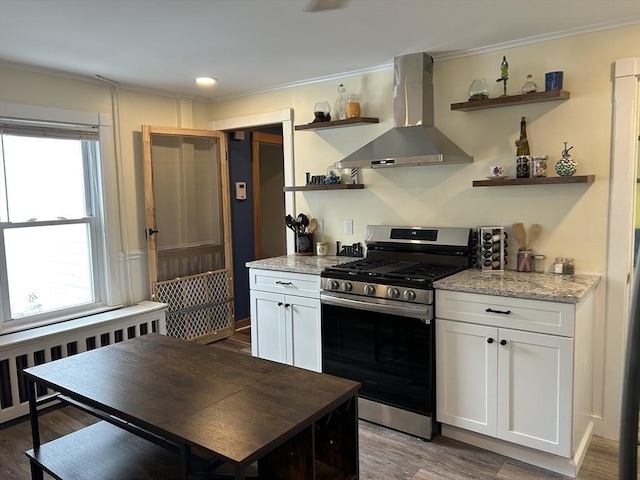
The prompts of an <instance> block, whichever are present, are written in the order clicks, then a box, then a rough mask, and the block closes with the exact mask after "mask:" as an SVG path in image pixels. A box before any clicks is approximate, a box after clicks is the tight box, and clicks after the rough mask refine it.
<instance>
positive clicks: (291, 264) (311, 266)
mask: <svg viewBox="0 0 640 480" xmlns="http://www.w3.org/2000/svg"><path fill="white" fill-rule="evenodd" d="M354 260H358V257H336V256H333V255H327V256H316V255H284V256H282V257H273V258H265V259H263V260H254V261H253V262H247V263H246V264H245V266H247V267H249V268H261V269H263V270H280V271H281V272H293V273H311V274H316V275H320V272H322V270H323V269H324V268H325V267H330V266H332V265H338V264H339V263H347V262H352V261H354Z"/></svg>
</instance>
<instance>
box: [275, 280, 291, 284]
mask: <svg viewBox="0 0 640 480" xmlns="http://www.w3.org/2000/svg"><path fill="white" fill-rule="evenodd" d="M276 283H277V284H278V285H293V283H292V282H282V281H280V280H277V281H276Z"/></svg>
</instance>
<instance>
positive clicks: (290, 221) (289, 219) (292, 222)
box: [284, 215, 298, 233]
mask: <svg viewBox="0 0 640 480" xmlns="http://www.w3.org/2000/svg"><path fill="white" fill-rule="evenodd" d="M284 223H285V225H286V226H287V227H289V228H290V229H291V230H293V232H294V233H298V226H297V223H296V221H295V220H294V219H293V217H292V216H291V215H287V216H286V217H284Z"/></svg>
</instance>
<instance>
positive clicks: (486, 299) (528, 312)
mask: <svg viewBox="0 0 640 480" xmlns="http://www.w3.org/2000/svg"><path fill="white" fill-rule="evenodd" d="M574 314H575V305H574V304H571V303H557V302H545V301H541V300H529V299H524V298H510V297H500V296H495V295H482V294H477V293H466V292H453V291H450V290H436V317H437V318H443V319H447V320H459V321H463V322H467V323H477V324H481V325H489V326H495V327H505V328H512V329H515V330H526V331H529V332H537V333H549V334H552V335H562V336H565V337H573V327H574Z"/></svg>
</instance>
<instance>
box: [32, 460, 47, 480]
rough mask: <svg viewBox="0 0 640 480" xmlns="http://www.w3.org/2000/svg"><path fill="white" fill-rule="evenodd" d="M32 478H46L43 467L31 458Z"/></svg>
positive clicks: (38, 479) (40, 479)
mask: <svg viewBox="0 0 640 480" xmlns="http://www.w3.org/2000/svg"><path fill="white" fill-rule="evenodd" d="M30 463H31V480H44V472H43V471H42V469H41V468H40V467H39V466H38V465H37V464H36V462H34V461H33V460H31V462H30Z"/></svg>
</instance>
